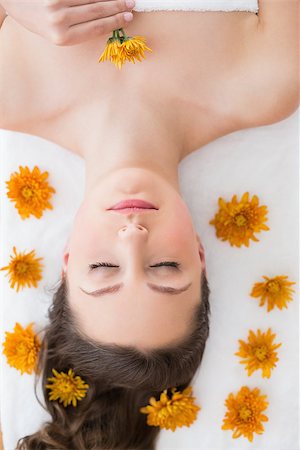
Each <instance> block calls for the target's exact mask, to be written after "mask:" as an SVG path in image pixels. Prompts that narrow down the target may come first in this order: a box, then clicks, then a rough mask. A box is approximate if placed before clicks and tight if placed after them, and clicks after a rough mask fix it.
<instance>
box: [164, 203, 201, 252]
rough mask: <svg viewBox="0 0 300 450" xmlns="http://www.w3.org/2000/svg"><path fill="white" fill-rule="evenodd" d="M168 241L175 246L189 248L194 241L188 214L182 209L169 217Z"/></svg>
mask: <svg viewBox="0 0 300 450" xmlns="http://www.w3.org/2000/svg"><path fill="white" fill-rule="evenodd" d="M168 229H169V232H168V239H169V240H170V241H171V242H172V243H173V244H174V245H175V246H189V247H190V246H191V244H193V245H194V241H195V230H194V226H193V222H192V219H191V216H190V214H189V213H187V212H186V211H185V210H184V209H183V211H182V213H181V214H180V215H179V214H178V212H177V213H176V214H174V215H172V216H171V217H170V221H169V226H168Z"/></svg>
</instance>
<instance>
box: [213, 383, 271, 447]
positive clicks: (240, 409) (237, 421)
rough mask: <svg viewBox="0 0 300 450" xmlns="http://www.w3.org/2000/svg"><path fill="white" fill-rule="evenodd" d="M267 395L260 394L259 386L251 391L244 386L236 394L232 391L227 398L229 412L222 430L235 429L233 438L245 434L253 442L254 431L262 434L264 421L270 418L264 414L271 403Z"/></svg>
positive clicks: (226, 403)
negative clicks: (267, 399)
mask: <svg viewBox="0 0 300 450" xmlns="http://www.w3.org/2000/svg"><path fill="white" fill-rule="evenodd" d="M266 397H267V396H266V395H260V390H259V389H258V388H254V389H253V390H252V391H251V390H250V389H249V388H248V387H247V386H243V387H242V388H241V389H240V390H239V392H238V393H237V394H236V395H234V394H233V393H230V394H229V396H228V397H227V399H226V400H225V405H226V406H227V412H226V414H225V417H224V419H223V426H222V430H233V435H232V437H233V439H236V438H239V437H240V436H244V437H246V438H247V439H248V440H249V441H250V442H252V441H253V433H257V434H262V433H263V432H264V427H263V425H262V422H267V421H268V420H269V419H268V418H267V416H265V415H264V414H262V412H263V411H264V410H265V409H266V408H267V407H268V405H269V403H268V402H267V401H266V400H265V399H266Z"/></svg>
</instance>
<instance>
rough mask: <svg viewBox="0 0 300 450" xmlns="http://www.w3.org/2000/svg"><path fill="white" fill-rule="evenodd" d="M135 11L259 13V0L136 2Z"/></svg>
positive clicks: (136, 0)
mask: <svg viewBox="0 0 300 450" xmlns="http://www.w3.org/2000/svg"><path fill="white" fill-rule="evenodd" d="M135 3H136V5H135V7H134V8H133V11H162V10H171V11H249V12H253V13H257V11H258V2H257V0H135Z"/></svg>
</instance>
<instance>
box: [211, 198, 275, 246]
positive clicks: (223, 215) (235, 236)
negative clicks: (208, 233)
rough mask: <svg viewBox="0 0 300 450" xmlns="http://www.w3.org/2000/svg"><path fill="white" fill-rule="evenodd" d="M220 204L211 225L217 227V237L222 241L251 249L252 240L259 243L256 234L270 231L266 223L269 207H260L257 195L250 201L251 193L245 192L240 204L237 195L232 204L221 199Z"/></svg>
mask: <svg viewBox="0 0 300 450" xmlns="http://www.w3.org/2000/svg"><path fill="white" fill-rule="evenodd" d="M218 203H219V211H218V212H217V213H216V215H215V217H214V219H212V220H211V221H210V222H209V224H210V225H214V226H215V229H216V235H217V237H218V238H220V239H221V240H222V241H229V243H230V245H231V246H236V247H241V245H245V246H246V247H249V240H250V239H252V240H253V241H257V242H258V241H259V239H257V238H256V236H255V235H254V233H259V232H260V231H261V230H269V228H268V227H267V226H266V225H265V223H264V222H266V220H267V217H266V214H267V212H268V210H267V207H266V206H258V204H259V199H258V197H257V196H256V195H253V197H252V200H251V201H249V192H245V193H244V194H243V196H242V199H241V201H240V202H238V201H237V196H236V195H234V196H233V197H232V200H231V202H225V200H223V198H221V197H219V200H218Z"/></svg>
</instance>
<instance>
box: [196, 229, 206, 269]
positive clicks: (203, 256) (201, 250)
mask: <svg viewBox="0 0 300 450" xmlns="http://www.w3.org/2000/svg"><path fill="white" fill-rule="evenodd" d="M196 239H197V242H198V249H199V250H198V251H199V255H200V259H201V266H202V270H204V273H205V275H206V274H207V273H206V261H205V250H204V247H203V244H202V242H201V240H200V237H199V235H198V234H196Z"/></svg>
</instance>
